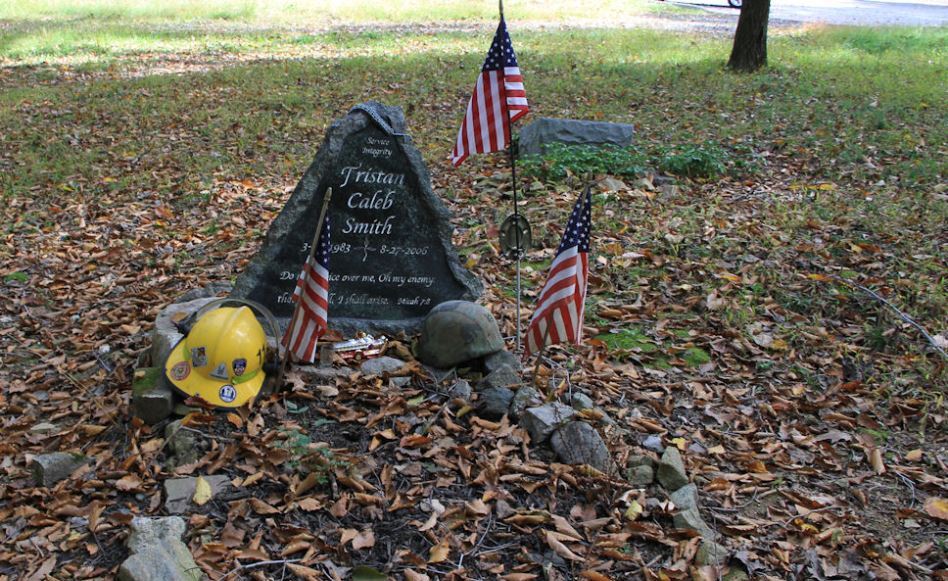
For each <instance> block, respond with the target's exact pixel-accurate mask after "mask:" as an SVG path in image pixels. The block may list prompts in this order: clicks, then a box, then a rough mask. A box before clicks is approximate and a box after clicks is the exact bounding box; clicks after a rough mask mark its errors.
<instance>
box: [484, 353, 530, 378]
mask: <svg viewBox="0 0 948 581" xmlns="http://www.w3.org/2000/svg"><path fill="white" fill-rule="evenodd" d="M502 367H509V368H510V369H512V370H514V372H517V371H520V369H521V365H520V359H518V358H517V356H516V355H514V354H513V353H511V352H510V351H507V350H506V349H501V350H500V351H497V352H495V353H491V354H490V355H487V356H486V357H484V372H485V373H493V372H494V371H497V370H498V369H500V368H502Z"/></svg>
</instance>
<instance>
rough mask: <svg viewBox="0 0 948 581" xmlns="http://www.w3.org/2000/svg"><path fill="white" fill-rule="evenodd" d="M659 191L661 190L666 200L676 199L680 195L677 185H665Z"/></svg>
mask: <svg viewBox="0 0 948 581" xmlns="http://www.w3.org/2000/svg"><path fill="white" fill-rule="evenodd" d="M659 189H660V190H661V192H662V197H664V198H675V197H677V196H678V194H679V189H678V186H676V185H675V184H665V185H662V186H659Z"/></svg>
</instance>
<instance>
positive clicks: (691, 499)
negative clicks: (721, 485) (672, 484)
mask: <svg viewBox="0 0 948 581" xmlns="http://www.w3.org/2000/svg"><path fill="white" fill-rule="evenodd" d="M671 501H672V502H674V503H675V506H677V507H678V508H679V509H681V510H687V509H689V508H698V487H697V486H695V485H694V484H686V485H684V486H682V487H681V488H679V489H678V490H676V491H675V492H673V493H671Z"/></svg>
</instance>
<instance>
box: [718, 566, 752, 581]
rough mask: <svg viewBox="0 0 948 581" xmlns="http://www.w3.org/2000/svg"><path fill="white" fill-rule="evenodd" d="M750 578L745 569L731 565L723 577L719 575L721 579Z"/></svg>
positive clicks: (742, 579) (741, 580)
mask: <svg viewBox="0 0 948 581" xmlns="http://www.w3.org/2000/svg"><path fill="white" fill-rule="evenodd" d="M748 579H750V575H748V573H747V571H745V570H743V569H741V568H740V567H736V566H734V567H731V570H730V571H728V572H727V573H725V574H724V577H721V581H747V580H748Z"/></svg>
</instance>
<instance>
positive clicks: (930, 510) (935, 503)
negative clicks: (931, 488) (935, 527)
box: [925, 496, 948, 520]
mask: <svg viewBox="0 0 948 581" xmlns="http://www.w3.org/2000/svg"><path fill="white" fill-rule="evenodd" d="M925 512H926V513H927V514H928V516H930V517H932V518H937V519H938V520H948V499H944V498H939V497H937V496H929V497H928V500H926V501H925Z"/></svg>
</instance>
